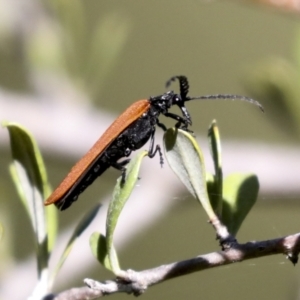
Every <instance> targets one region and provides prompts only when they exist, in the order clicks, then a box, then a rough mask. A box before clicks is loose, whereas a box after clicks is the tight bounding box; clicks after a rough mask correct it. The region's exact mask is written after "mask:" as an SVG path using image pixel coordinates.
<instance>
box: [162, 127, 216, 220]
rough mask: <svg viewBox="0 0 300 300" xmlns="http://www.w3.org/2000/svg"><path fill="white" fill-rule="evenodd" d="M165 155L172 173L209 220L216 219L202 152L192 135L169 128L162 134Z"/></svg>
mask: <svg viewBox="0 0 300 300" xmlns="http://www.w3.org/2000/svg"><path fill="white" fill-rule="evenodd" d="M164 145H165V155H166V158H167V161H168V163H169V165H170V167H171V168H172V170H173V171H174V173H175V174H176V175H177V176H178V177H179V179H180V180H181V181H182V182H183V184H184V185H185V186H186V188H187V189H188V190H189V191H190V193H191V194H192V195H194V197H196V198H197V199H198V200H199V202H200V203H201V204H202V206H203V208H204V210H205V212H206V213H207V215H208V217H209V219H210V220H215V219H217V216H216V215H215V213H214V211H213V209H212V207H211V204H210V201H209V198H208V193H207V187H206V172H205V165H204V159H203V154H202V151H201V150H200V148H199V147H198V144H197V142H196V140H195V139H194V138H193V136H192V135H191V134H190V133H188V132H186V131H183V130H180V129H176V128H170V129H168V130H167V131H166V132H165V134H164Z"/></svg>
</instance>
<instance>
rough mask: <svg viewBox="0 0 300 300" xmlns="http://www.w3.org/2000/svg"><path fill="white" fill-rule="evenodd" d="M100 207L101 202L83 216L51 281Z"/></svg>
mask: <svg viewBox="0 0 300 300" xmlns="http://www.w3.org/2000/svg"><path fill="white" fill-rule="evenodd" d="M100 207H101V204H97V205H96V206H94V207H93V208H92V209H91V210H90V211H89V212H87V213H86V214H85V215H84V216H83V218H82V219H81V221H80V222H79V223H78V225H77V226H76V228H75V230H74V232H73V234H72V236H71V237H70V240H69V242H68V244H67V246H66V248H65V250H64V252H63V254H62V256H61V257H60V260H59V262H58V264H57V265H56V268H55V269H54V271H53V273H52V274H51V283H53V281H54V279H55V277H56V275H57V273H58V271H59V270H60V268H61V267H62V265H63V264H64V262H65V260H66V259H67V257H68V255H69V254H70V252H71V250H72V248H73V246H74V244H75V242H76V240H77V238H78V237H79V236H80V235H81V234H82V233H83V232H84V231H85V229H86V228H87V227H88V226H89V225H90V224H91V222H92V221H93V220H94V218H95V217H96V215H97V213H98V211H99V209H100Z"/></svg>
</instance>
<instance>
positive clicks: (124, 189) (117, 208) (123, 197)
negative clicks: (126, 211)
mask: <svg viewBox="0 0 300 300" xmlns="http://www.w3.org/2000/svg"><path fill="white" fill-rule="evenodd" d="M147 154H148V152H147V151H142V152H140V153H138V154H137V155H136V156H135V157H134V158H133V159H132V160H131V161H130V163H129V164H128V165H127V167H126V178H125V183H124V184H121V181H122V176H120V177H119V178H118V180H117V184H116V186H115V188H114V191H113V196H112V200H111V202H110V204H109V207H108V211H107V219H106V247H107V252H108V256H109V260H110V266H111V268H112V270H113V272H114V273H115V274H117V273H118V272H119V271H120V267H119V263H118V262H117V261H115V258H116V255H114V253H113V234H114V231H115V228H116V225H117V222H118V218H119V216H120V213H121V211H122V209H123V207H124V205H125V203H126V202H127V200H128V198H129V196H130V194H131V192H132V190H133V188H134V187H135V184H136V181H137V180H138V174H139V170H140V166H141V163H142V159H143V158H144V157H145V156H146V155H147Z"/></svg>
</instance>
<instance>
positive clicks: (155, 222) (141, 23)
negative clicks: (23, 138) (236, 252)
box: [0, 0, 300, 300]
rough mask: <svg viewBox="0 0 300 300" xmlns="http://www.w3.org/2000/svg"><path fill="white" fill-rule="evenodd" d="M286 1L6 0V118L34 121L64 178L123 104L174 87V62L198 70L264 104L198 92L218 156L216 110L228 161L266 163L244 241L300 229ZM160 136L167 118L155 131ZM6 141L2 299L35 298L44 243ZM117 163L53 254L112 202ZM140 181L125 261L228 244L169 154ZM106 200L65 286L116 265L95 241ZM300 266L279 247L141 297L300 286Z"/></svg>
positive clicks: (130, 264)
mask: <svg viewBox="0 0 300 300" xmlns="http://www.w3.org/2000/svg"><path fill="white" fill-rule="evenodd" d="M265 2H267V1H265ZM297 2H298V1H294V2H293V3H296V4H297ZM293 3H292V4H293ZM286 4H287V5H288V4H289V2H288V1H287V2H286ZM289 8H290V10H284V9H282V8H280V7H279V8H278V7H272V6H271V5H270V6H268V5H261V4H259V3H256V1H254V2H253V3H252V2H251V1H232V2H231V1H216V2H215V1H200V0H186V1H171V0H152V1H141V0H140V1H133V0H127V1H121V0H111V1H101V0H88V1H83V0H43V1H38V0H14V1H12V0H1V1H0V120H1V121H3V120H9V121H16V122H19V123H21V124H22V125H24V126H25V127H27V128H28V129H29V130H30V131H31V132H32V133H33V135H34V136H35V137H36V139H37V141H38V144H39V145H40V147H41V151H42V153H43V156H44V159H45V162H46V166H47V170H48V176H49V180H50V182H51V184H52V185H53V187H55V186H56V185H57V184H58V183H59V182H60V180H61V179H62V178H63V177H64V175H65V174H66V173H67V172H68V170H69V169H70V168H71V166H72V165H73V164H74V163H75V162H76V160H78V159H79V158H80V156H82V155H83V154H84V153H85V151H87V150H88V149H89V148H90V147H91V146H92V145H93V143H94V142H95V141H96V139H97V138H98V137H99V136H100V135H101V134H102V132H103V131H104V130H105V128H106V127H107V126H108V125H109V124H110V122H111V121H112V120H113V119H114V118H115V117H116V116H117V115H118V114H119V113H121V112H122V111H123V110H124V109H125V108H126V107H128V106H129V105H130V104H131V103H132V102H134V101H136V100H138V99H142V98H148V97H149V96H151V95H152V96H153V95H159V94H161V93H163V92H164V91H165V88H164V84H165V82H166V80H167V79H169V77H171V76H173V75H186V76H188V78H189V81H190V95H192V96H196V95H204V94H217V93H226V94H229V93H231V94H242V95H248V96H252V97H254V98H256V99H257V100H259V101H261V103H262V104H263V105H264V107H265V114H262V113H261V112H260V111H259V110H258V109H257V108H256V107H254V106H251V105H249V104H248V103H243V102H239V101H235V102H233V101H205V102H201V103H200V102H197V101H194V102H191V103H188V104H187V106H188V109H189V110H190V112H191V114H192V117H193V130H194V131H195V133H196V136H197V137H198V138H199V140H200V143H201V145H202V147H203V149H204V151H205V153H206V154H205V158H206V161H207V164H208V169H209V170H212V169H211V162H210V161H211V159H210V155H209V152H208V150H207V149H208V145H207V139H206V134H207V128H208V126H209V124H210V123H211V121H212V120H213V119H216V120H217V121H218V124H219V126H220V130H221V136H222V145H223V161H224V163H223V164H224V172H225V174H229V173H231V172H246V173H251V172H253V173H255V174H257V175H258V176H259V179H260V186H261V190H260V195H259V199H258V201H257V203H256V205H255V207H254V209H253V210H252V211H251V212H250V214H249V216H248V217H247V219H246V221H245V223H244V224H243V226H242V228H241V230H240V232H239V233H238V236H237V238H238V240H239V241H240V242H247V241H250V240H261V239H269V238H276V237H280V236H283V235H287V234H291V233H295V232H298V231H299V224H300V223H299V213H300V202H299V195H300V185H299V177H300V176H299V175H300V157H299V133H300V130H299V129H300V126H299V119H300V118H299V115H300V91H299V80H300V24H299V17H300V15H299V11H297V5H295V7H293V6H290V7H289ZM172 88H174V89H176V88H177V86H176V84H175V85H174V86H172ZM175 111H176V110H175ZM161 120H162V121H163V122H165V123H166V124H167V125H169V126H171V125H172V124H173V122H172V121H170V120H165V119H164V118H163V117H162V118H161ZM161 137H162V135H161V132H158V134H157V142H158V143H161ZM0 152H1V155H0V166H1V167H0V191H1V197H0V223H1V224H2V227H3V228H4V235H3V236H2V239H1V240H0V266H1V267H0V299H10V300H14V299H25V298H27V297H28V296H29V295H30V293H31V291H32V289H33V288H34V285H35V281H36V265H35V258H34V246H33V245H34V243H33V238H32V231H31V226H30V222H29V220H28V218H27V216H26V214H25V211H24V208H23V206H22V205H21V203H20V201H19V200H18V197H17V194H16V191H15V188H14V186H13V184H12V181H11V179H10V176H9V173H8V165H9V163H10V161H11V156H10V151H9V140H8V134H7V131H6V129H1V133H0ZM118 175H119V173H118V172H117V171H115V170H109V171H108V172H106V174H104V175H103V176H102V177H101V178H100V179H98V180H97V181H96V182H95V183H94V184H93V186H92V187H91V188H89V189H88V190H87V191H86V192H85V193H84V194H83V195H81V196H80V198H79V201H78V202H77V203H76V204H74V205H73V206H72V207H71V208H70V209H69V210H67V211H65V212H62V213H59V219H60V236H59V240H58V243H57V247H56V250H55V253H54V257H53V264H55V260H56V259H57V257H58V256H59V253H60V251H62V249H63V247H64V245H65V244H66V242H67V238H68V236H69V235H70V234H71V232H72V229H73V228H74V226H75V224H76V222H78V219H79V218H80V217H81V216H82V215H83V214H84V212H85V211H86V210H88V209H89V208H90V207H92V205H93V204H95V203H96V202H99V201H101V202H103V203H107V201H108V200H109V196H110V193H111V191H112V188H113V186H114V183H115V180H116V178H117V176H118ZM136 190H137V191H136V192H135V193H134V195H133V196H132V198H131V199H130V201H129V203H128V206H127V207H126V208H125V211H124V214H123V215H122V217H121V220H120V223H119V224H118V228H117V235H116V241H115V243H116V247H117V250H118V252H119V255H120V260H121V265H122V267H123V268H133V269H136V270H142V269H145V268H151V267H155V266H158V265H161V264H164V263H169V262H173V261H177V260H182V259H186V258H190V257H193V256H196V255H199V254H204V253H207V252H212V251H216V250H218V249H219V248H218V243H217V241H216V240H215V234H214V232H213V230H212V229H211V228H210V227H209V226H208V224H207V223H206V220H207V217H206V216H205V214H204V212H203V211H202V209H201V207H200V206H199V204H198V203H197V202H196V201H195V200H194V199H192V198H191V197H190V196H189V195H188V192H187V191H186V190H185V189H184V188H183V187H182V185H181V184H180V182H179V181H178V180H177V179H176V177H175V176H174V175H173V174H171V172H170V170H169V167H168V166H167V164H166V165H165V166H164V168H163V169H161V168H160V166H159V162H158V159H157V158H154V159H153V160H150V159H145V163H144V165H143V169H142V171H141V180H140V183H139V185H138V187H137V188H136ZM105 207H106V205H104V206H103V209H102V210H101V213H100V214H99V216H98V217H97V219H96V220H95V221H94V222H93V224H92V225H91V227H90V228H89V229H88V230H87V232H86V233H85V234H84V235H83V236H82V237H81V238H80V239H79V240H78V241H77V243H76V246H75V248H74V250H73V252H72V253H71V255H70V258H69V259H68V261H67V262H66V264H65V265H64V267H63V269H62V271H61V273H60V275H59V277H58V279H57V280H56V283H55V291H61V290H63V289H67V288H70V287H74V286H81V285H82V279H83V278H85V277H91V278H95V279H99V280H105V279H108V278H111V277H112V274H110V273H108V272H107V271H105V270H104V269H103V268H102V267H101V266H100V265H99V264H98V263H97V262H96V260H95V259H94V258H93V257H92V254H91V252H90V251H89V247H88V240H89V236H90V234H91V233H92V232H93V231H95V230H97V231H103V228H104V223H105ZM299 276H300V271H299V268H298V266H296V267H293V266H292V265H291V264H290V263H289V262H288V261H287V260H286V259H285V257H284V256H274V257H267V258H263V259H257V260H252V261H246V262H243V263H240V264H235V265H230V266H226V267H220V268H216V269H214V270H209V271H204V272H199V273H195V274H192V275H189V276H186V277H184V278H178V279H175V280H172V281H169V282H166V283H163V284H160V285H159V286H155V287H153V288H151V289H149V290H148V291H147V292H146V294H145V295H143V296H142V297H143V298H144V299H199V298H201V299H207V300H213V299H220V298H222V299H229V298H230V299H231V300H235V299H241V298H243V299H245V300H247V299H249V300H250V299H300V293H299ZM111 297H112V298H121V297H125V296H124V295H113V296H111Z"/></svg>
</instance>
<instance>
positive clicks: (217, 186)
mask: <svg viewBox="0 0 300 300" xmlns="http://www.w3.org/2000/svg"><path fill="white" fill-rule="evenodd" d="M208 140H209V146H210V152H211V155H212V158H213V163H214V168H215V176H214V181H213V185H212V186H211V190H212V191H211V194H210V200H211V202H212V203H211V204H212V206H213V208H214V211H215V212H216V214H217V215H219V216H221V214H222V202H223V198H222V193H223V171H222V153H221V139H220V133H219V129H218V126H217V121H216V120H213V121H212V123H211V125H210V127H209V129H208Z"/></svg>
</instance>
